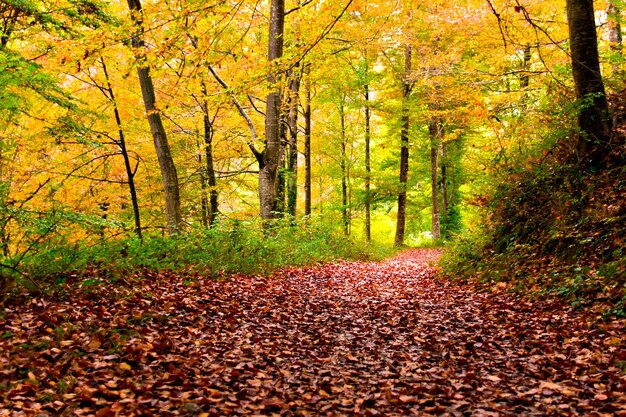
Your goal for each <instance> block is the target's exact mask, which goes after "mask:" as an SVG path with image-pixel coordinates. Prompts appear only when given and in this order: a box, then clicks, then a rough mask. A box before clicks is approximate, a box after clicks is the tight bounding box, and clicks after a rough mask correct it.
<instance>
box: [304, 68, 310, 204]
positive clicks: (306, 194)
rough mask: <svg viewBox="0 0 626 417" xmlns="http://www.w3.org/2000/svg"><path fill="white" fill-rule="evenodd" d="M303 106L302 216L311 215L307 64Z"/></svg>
mask: <svg viewBox="0 0 626 417" xmlns="http://www.w3.org/2000/svg"><path fill="white" fill-rule="evenodd" d="M305 71H306V84H305V93H304V94H305V97H306V103H305V105H304V215H305V216H310V215H311V67H310V64H307V65H306V67H305Z"/></svg>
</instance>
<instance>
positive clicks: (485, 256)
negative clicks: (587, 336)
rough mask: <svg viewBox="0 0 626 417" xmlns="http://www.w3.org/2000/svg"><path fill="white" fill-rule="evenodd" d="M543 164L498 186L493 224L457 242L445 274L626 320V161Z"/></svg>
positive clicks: (491, 208) (615, 157) (491, 209)
mask: <svg viewBox="0 0 626 417" xmlns="http://www.w3.org/2000/svg"><path fill="white" fill-rule="evenodd" d="M615 153H616V154H617V153H619V155H613V156H612V160H611V161H610V162H609V164H608V165H607V166H606V167H605V168H604V169H603V170H601V171H599V172H585V171H582V170H580V169H579V167H577V166H575V165H572V164H565V163H562V164H559V163H552V164H551V165H550V166H546V165H543V166H542V165H539V166H537V168H536V169H535V170H534V171H533V172H525V173H523V174H518V175H517V176H515V177H513V181H511V182H509V183H507V184H505V185H502V186H500V187H499V189H498V190H497V192H496V193H495V195H494V196H493V197H492V199H491V202H490V204H489V207H488V211H489V213H490V221H489V222H488V224H485V225H483V227H482V230H480V231H478V232H477V233H474V234H472V235H471V236H463V237H460V238H458V239H457V240H456V241H455V242H454V243H453V244H452V245H450V247H449V248H448V251H447V253H446V255H445V256H444V259H443V261H442V266H443V270H444V273H445V274H447V275H448V276H451V277H456V278H462V279H467V278H471V279H477V280H478V281H480V282H483V283H502V284H500V287H505V288H509V289H512V290H516V291H520V292H524V293H527V294H532V295H535V296H541V297H560V298H563V299H565V300H567V301H569V302H571V303H572V304H573V305H574V306H579V307H589V308H593V309H597V310H598V311H602V312H603V313H604V314H605V315H617V316H623V317H624V316H626V250H625V249H624V247H625V246H626V244H625V243H626V199H624V195H626V164H625V163H624V162H625V159H624V155H623V149H622V150H619V149H618V150H617V151H616V152H615Z"/></svg>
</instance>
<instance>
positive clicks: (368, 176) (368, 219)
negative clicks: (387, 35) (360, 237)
mask: <svg viewBox="0 0 626 417" xmlns="http://www.w3.org/2000/svg"><path fill="white" fill-rule="evenodd" d="M366 65H367V63H366ZM366 71H367V68H366ZM366 77H367V75H366ZM364 87H365V241H366V242H367V243H370V242H371V241H372V213H371V210H372V207H371V198H372V196H371V187H372V184H371V183H372V167H371V164H370V141H371V126H370V124H371V119H372V114H371V110H370V89H369V84H365V86H364Z"/></svg>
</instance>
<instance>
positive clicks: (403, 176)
mask: <svg viewBox="0 0 626 417" xmlns="http://www.w3.org/2000/svg"><path fill="white" fill-rule="evenodd" d="M410 75H411V47H410V46H408V45H407V46H406V47H405V50H404V82H403V90H402V99H403V102H404V103H403V109H402V129H401V131H400V192H399V193H398V218H397V223H396V236H395V239H394V243H393V244H394V246H402V245H403V244H404V229H405V224H406V187H407V180H408V178H409V123H410V120H409V96H410V94H411V82H410Z"/></svg>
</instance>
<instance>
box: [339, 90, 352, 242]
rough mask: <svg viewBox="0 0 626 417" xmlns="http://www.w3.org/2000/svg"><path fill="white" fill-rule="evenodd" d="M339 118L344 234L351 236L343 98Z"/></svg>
mask: <svg viewBox="0 0 626 417" xmlns="http://www.w3.org/2000/svg"><path fill="white" fill-rule="evenodd" d="M339 117H340V118H341V160H340V162H339V165H340V168H341V220H342V223H343V232H344V234H345V235H346V236H349V234H350V218H349V217H348V173H347V159H348V154H347V151H346V114H345V107H344V102H343V98H342V102H341V104H340V106H339Z"/></svg>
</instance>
